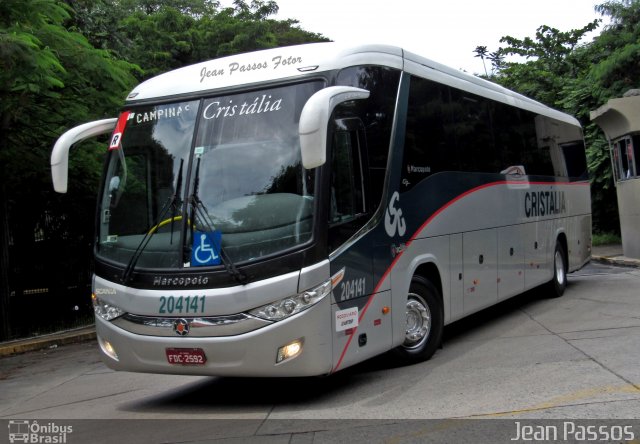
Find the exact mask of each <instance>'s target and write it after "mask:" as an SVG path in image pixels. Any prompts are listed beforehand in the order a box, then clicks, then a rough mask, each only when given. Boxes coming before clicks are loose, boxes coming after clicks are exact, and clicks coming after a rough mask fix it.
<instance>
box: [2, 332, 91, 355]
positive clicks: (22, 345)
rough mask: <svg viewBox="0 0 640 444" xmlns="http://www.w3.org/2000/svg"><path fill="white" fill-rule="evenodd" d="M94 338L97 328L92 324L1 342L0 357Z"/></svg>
mask: <svg viewBox="0 0 640 444" xmlns="http://www.w3.org/2000/svg"><path fill="white" fill-rule="evenodd" d="M94 339H96V329H95V327H94V326H90V327H82V328H78V329H75V330H67V331H64V332H60V333H52V334H50V335H44V336H37V337H33V338H27V339H18V340H15V341H9V342H0V358H3V357H5V356H13V355H18V354H22V353H27V352H31V351H37V350H43V349H47V348H56V347H58V346H61V345H67V344H76V343H79V342H86V341H92V340H94Z"/></svg>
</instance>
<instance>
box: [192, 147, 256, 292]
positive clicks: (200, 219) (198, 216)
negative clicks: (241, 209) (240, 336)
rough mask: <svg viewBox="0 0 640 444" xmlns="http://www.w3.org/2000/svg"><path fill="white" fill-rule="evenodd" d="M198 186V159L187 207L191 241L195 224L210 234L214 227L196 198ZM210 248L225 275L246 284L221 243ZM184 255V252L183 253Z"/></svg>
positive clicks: (244, 277) (244, 276)
mask: <svg viewBox="0 0 640 444" xmlns="http://www.w3.org/2000/svg"><path fill="white" fill-rule="evenodd" d="M199 185H200V158H198V160H197V161H196V173H195V178H194V180H193V193H192V194H191V196H190V197H189V205H190V207H191V222H190V223H189V233H190V234H191V239H193V227H194V226H195V225H196V223H199V224H201V225H202V226H204V227H206V229H207V231H208V232H210V233H212V232H214V231H215V226H214V223H213V221H212V220H211V216H209V212H208V211H207V208H206V207H205V206H204V203H203V202H202V201H201V200H200V198H199V197H198V187H199ZM212 244H213V245H212V247H213V248H214V250H217V251H215V253H216V254H217V255H218V257H220V262H221V263H222V265H224V268H225V269H226V270H227V273H229V275H231V276H232V277H233V278H234V279H235V280H236V282H238V283H239V284H242V285H244V284H246V283H247V276H246V275H245V274H244V273H243V272H242V271H241V270H239V269H238V268H237V267H236V265H235V264H234V263H233V261H232V260H231V259H229V256H228V255H227V253H226V252H225V250H224V248H223V247H222V242H220V245H219V246H218V245H216V243H215V242H212ZM185 253H186V252H185Z"/></svg>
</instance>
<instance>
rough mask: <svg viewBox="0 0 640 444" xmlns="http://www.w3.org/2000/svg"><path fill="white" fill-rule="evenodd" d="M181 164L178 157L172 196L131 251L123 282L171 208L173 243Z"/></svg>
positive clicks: (128, 277) (179, 192)
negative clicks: (178, 166) (132, 251)
mask: <svg viewBox="0 0 640 444" xmlns="http://www.w3.org/2000/svg"><path fill="white" fill-rule="evenodd" d="M183 164H184V159H180V171H179V172H178V179H177V180H176V188H175V191H174V193H173V195H172V196H169V198H168V199H167V201H166V202H165V204H164V205H163V206H162V208H161V209H160V213H158V217H157V218H156V220H155V223H154V225H153V226H152V228H151V229H150V230H148V231H147V232H146V233H145V235H144V237H143V238H142V240H141V241H140V243H139V244H138V247H137V248H136V251H135V252H134V253H133V256H131V259H129V263H128V264H127V266H126V268H125V269H124V272H123V273H122V283H123V284H126V283H127V282H128V281H129V279H130V278H131V274H132V273H133V270H134V269H135V266H136V264H137V263H138V259H140V256H141V255H142V253H143V251H144V249H145V248H147V245H148V244H149V241H150V240H151V238H152V237H153V235H154V234H156V233H157V232H158V228H159V226H158V225H159V224H160V223H161V222H162V221H163V220H164V219H165V217H166V216H167V214H168V213H169V210H171V243H173V224H174V222H175V220H176V213H177V211H178V207H179V202H180V195H181V194H182V166H183Z"/></svg>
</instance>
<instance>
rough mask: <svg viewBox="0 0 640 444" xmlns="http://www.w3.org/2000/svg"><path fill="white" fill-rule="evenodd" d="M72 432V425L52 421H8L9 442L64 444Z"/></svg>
mask: <svg viewBox="0 0 640 444" xmlns="http://www.w3.org/2000/svg"><path fill="white" fill-rule="evenodd" d="M71 433H73V426H70V425H62V426H61V425H58V424H56V423H54V422H48V423H46V424H39V423H38V421H28V420H15V419H12V420H10V421H9V442H10V443H12V444H13V443H16V442H24V443H51V444H64V443H66V442H67V437H68V436H69V435H70V434H71Z"/></svg>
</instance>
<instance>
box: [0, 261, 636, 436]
mask: <svg viewBox="0 0 640 444" xmlns="http://www.w3.org/2000/svg"><path fill="white" fill-rule="evenodd" d="M639 358H640V269H638V268H624V267H615V266H608V265H601V264H591V265H588V266H587V267H585V268H584V269H583V270H581V271H580V272H578V273H574V274H572V275H570V276H569V287H568V288H567V291H566V293H565V295H564V296H563V297H562V298H559V299H545V298H543V297H542V296H541V295H539V294H538V293H536V292H530V293H527V294H525V295H522V296H519V297H517V298H514V299H512V300H510V301H507V302H506V303H503V304H500V305H498V306H496V307H493V308H490V309H488V310H485V311H483V312H481V313H479V314H477V315H474V316H472V317H470V318H468V319H466V320H463V321H460V322H457V323H455V324H453V325H451V326H448V327H447V328H446V330H445V339H444V347H443V349H442V350H439V351H438V352H437V353H436V355H435V356H434V358H433V359H431V360H430V361H428V362H425V363H421V364H417V365H413V366H406V367H396V366H394V365H393V363H392V361H391V360H390V359H389V358H388V357H386V356H383V357H380V358H376V359H374V360H371V361H368V362H366V363H363V364H361V365H358V366H356V367H353V368H349V369H346V370H344V371H342V372H339V373H337V374H335V375H333V376H331V377H328V378H303V379H291V378H287V379H261V378H259V379H239V378H238V379H235V378H215V377H179V376H163V375H146V374H134V373H118V372H113V371H111V370H109V369H108V368H107V367H106V366H104V365H103V364H102V362H101V361H100V358H99V355H98V351H97V345H96V344H95V343H94V342H88V343H81V344H75V345H67V346H63V347H58V348H55V349H49V350H46V351H41V352H31V353H26V354H23V355H18V356H11V357H6V358H1V359H0V425H1V424H2V421H4V422H5V423H7V424H8V427H9V430H11V427H18V426H17V425H16V424H15V421H16V420H18V419H20V420H29V421H31V422H33V421H34V420H37V421H39V423H40V424H50V423H51V421H54V422H55V423H59V424H67V423H68V424H77V425H76V428H75V432H74V433H75V435H72V436H69V437H68V439H67V441H66V442H70V443H71V442H84V441H83V439H84V438H86V437H87V436H90V437H91V440H92V441H93V442H116V441H112V440H111V439H112V438H113V439H115V438H114V437H116V436H120V438H118V439H120V441H118V442H214V441H215V442H218V441H217V439H223V441H224V442H235V441H236V440H237V441H238V442H242V443H246V442H249V441H247V440H248V439H253V440H255V442H265V441H267V442H339V441H343V442H356V440H355V439H354V438H355V437H356V436H357V437H358V439H362V441H363V442H364V441H366V442H378V441H389V442H413V441H415V442H420V441H421V440H422V438H423V437H424V433H427V432H425V430H429V432H428V433H432V432H433V428H434V427H435V429H437V430H448V432H451V430H454V431H455V433H457V434H458V435H456V436H457V438H456V439H458V438H461V437H463V436H464V433H465V432H464V430H466V429H465V427H467V426H468V425H469V424H472V425H473V426H472V427H471V428H470V429H469V433H470V436H472V437H473V436H474V434H476V433H477V427H481V428H482V427H491V428H495V427H498V428H500V427H503V428H505V430H509V431H508V433H511V434H513V433H516V432H515V429H514V425H515V424H516V421H518V422H519V423H520V422H521V421H533V420H538V419H557V420H561V421H565V420H570V421H574V420H577V419H587V418H588V419H589V420H590V421H599V423H601V424H608V422H607V420H609V419H613V420H617V421H618V422H617V423H619V424H621V423H620V421H624V420H636V419H640V364H639V362H638V361H639ZM434 418H436V419H446V420H447V421H444V422H443V421H438V422H429V421H426V422H425V421H410V422H405V421H403V420H406V419H414V420H424V419H434ZM469 418H472V419H493V420H498V421H480V422H469V421H462V422H461V423H458V422H456V421H453V422H451V420H452V419H469ZM83 419H94V420H98V419H99V420H103V421H94V422H91V421H89V422H87V421H84V422H83V421H79V422H78V421H76V420H83ZM131 419H145V420H160V421H133V422H131V421H124V422H119V421H117V420H131ZM201 419H208V420H211V419H218V420H224V421H195V420H201ZM10 420H12V421H14V423H11V424H9V421H10ZM104 420H109V421H104ZM114 420H115V421H114ZM238 420H242V421H238ZM345 420H349V421H345ZM370 420H375V422H372V421H370ZM501 420H502V421H501ZM635 423H638V421H635ZM95 424H97V426H96V425H95ZM133 424H135V426H134V425H133ZM452 424H453V425H452ZM455 424H462V425H460V426H457V425H455ZM637 425H638V427H636V432H635V436H634V439H636V438H640V424H637ZM96 427H97V429H99V430H103V431H104V432H101V433H97V434H94V435H91V434H89V430H95V429H96ZM163 427H164V428H163ZM167 427H169V428H170V429H171V432H167V431H166V430H165V429H166V428H167ZM425 427H426V428H425ZM203 428H204V429H205V430H206V432H205V431H203ZM452 428H453V429H452ZM176 430H178V431H179V432H180V433H178V432H176ZM94 433H95V432H94ZM433 433H435V432H433ZM505 433H507V432H505ZM87 434H89V435H87ZM372 434H373V436H372ZM431 436H432V437H433V436H434V435H433V434H432V435H431ZM7 437H8V435H6V434H5V433H4V432H3V431H2V429H1V428H0V442H5V441H4V440H5V439H7ZM122 437H125V438H128V439H125V440H122V439H123V438H122ZM203 437H206V439H205V438H203ZM71 438H74V439H75V440H73V439H71ZM214 438H215V439H214ZM475 438H476V442H482V440H480V441H478V439H477V436H475ZM446 441H447V440H444V441H442V442H446ZM494 441H495V440H494V439H492V440H490V441H487V442H494ZM508 441H509V439H505V442H508ZM358 442H359V441H358Z"/></svg>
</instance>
